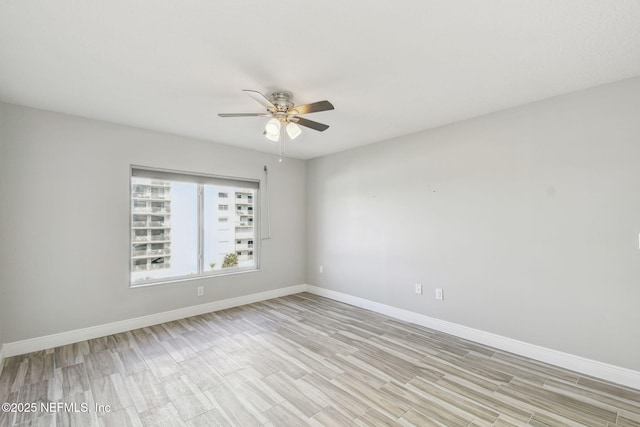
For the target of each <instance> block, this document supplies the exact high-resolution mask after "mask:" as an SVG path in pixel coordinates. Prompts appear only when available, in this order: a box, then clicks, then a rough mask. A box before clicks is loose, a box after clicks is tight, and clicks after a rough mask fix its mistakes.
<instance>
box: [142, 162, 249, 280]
mask: <svg viewBox="0 0 640 427" xmlns="http://www.w3.org/2000/svg"><path fill="white" fill-rule="evenodd" d="M258 191H259V183H258V181H252V180H243V179H235V178H222V177H215V176H207V175H192V174H186V173H179V172H169V171H159V170H151V169H145V168H139V167H132V169H131V213H130V219H131V254H130V265H131V286H138V285H147V284H155V283H161V282H169V281H176V280H187V279H191V278H198V277H208V276H216V275H220V274H228V273H235V272H242V271H252V270H255V269H257V268H258V259H257V257H255V256H247V252H246V249H247V248H248V243H247V242H248V241H249V240H251V242H252V243H253V240H254V239H255V237H257V235H258V234H257V227H256V226H255V225H257V221H256V223H254V222H253V219H254V215H255V214H256V213H257V212H254V211H251V212H249V213H248V214H243V215H242V216H239V215H236V216H232V217H229V216H228V213H226V212H225V213H222V211H228V210H230V209H233V210H235V209H234V206H235V204H236V203H241V200H239V199H238V197H237V195H238V194H240V195H247V194H250V195H251V196H252V197H255V196H257V194H258ZM223 194H224V195H226V196H227V197H228V196H229V194H231V195H232V196H231V197H233V195H236V197H234V198H232V199H229V200H230V202H231V203H230V204H218V199H219V198H220V197H222V196H221V195H223ZM225 203H229V201H226V200H225ZM241 221H242V225H241ZM219 222H225V223H227V224H228V226H226V227H225V228H224V229H221V228H219V227H218V223H219ZM247 224H249V226H247ZM252 246H253V245H252ZM243 250H244V251H245V252H242V251H243Z"/></svg>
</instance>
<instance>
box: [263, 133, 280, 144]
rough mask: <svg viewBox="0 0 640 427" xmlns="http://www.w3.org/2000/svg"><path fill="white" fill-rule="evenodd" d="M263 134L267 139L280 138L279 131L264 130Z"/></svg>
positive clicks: (275, 140) (276, 140) (274, 139)
mask: <svg viewBox="0 0 640 427" xmlns="http://www.w3.org/2000/svg"><path fill="white" fill-rule="evenodd" d="M264 136H266V137H267V139H269V140H271V141H274V142H278V140H279V139H280V132H276V133H268V132H265V133H264Z"/></svg>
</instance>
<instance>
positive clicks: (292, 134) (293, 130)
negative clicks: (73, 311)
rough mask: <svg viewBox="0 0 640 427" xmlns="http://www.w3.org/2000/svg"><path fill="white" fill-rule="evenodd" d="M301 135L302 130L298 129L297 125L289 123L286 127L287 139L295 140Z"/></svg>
mask: <svg viewBox="0 0 640 427" xmlns="http://www.w3.org/2000/svg"><path fill="white" fill-rule="evenodd" d="M301 133H302V129H300V126H298V125H297V124H295V123H293V122H291V123H289V124H288V125H287V135H289V138H291V139H296V138H297V137H299V136H300V134H301Z"/></svg>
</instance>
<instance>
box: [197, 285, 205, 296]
mask: <svg viewBox="0 0 640 427" xmlns="http://www.w3.org/2000/svg"><path fill="white" fill-rule="evenodd" d="M196 295H198V296H199V297H201V296H202V295H204V286H198V287H197V288H196Z"/></svg>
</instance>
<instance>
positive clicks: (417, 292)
mask: <svg viewBox="0 0 640 427" xmlns="http://www.w3.org/2000/svg"><path fill="white" fill-rule="evenodd" d="M416 294H418V295H422V285H421V284H419V283H416Z"/></svg>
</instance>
